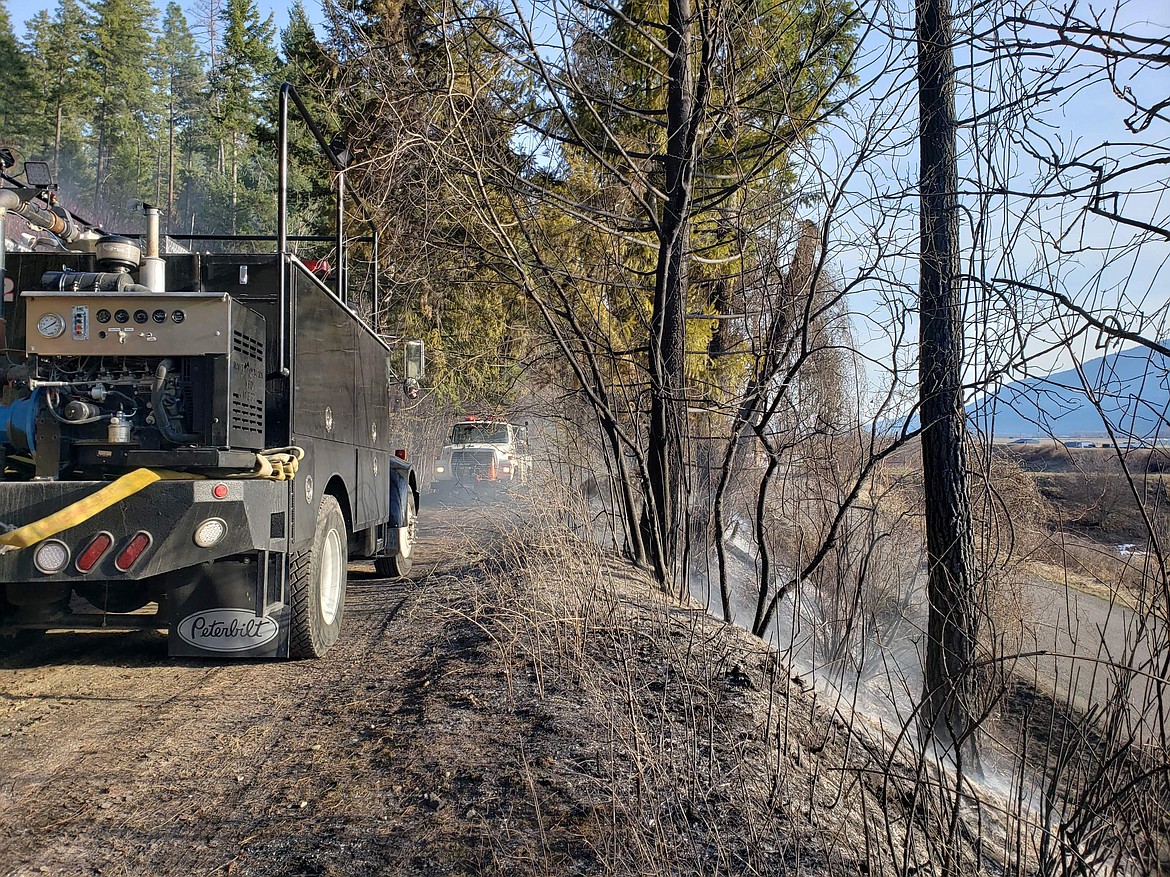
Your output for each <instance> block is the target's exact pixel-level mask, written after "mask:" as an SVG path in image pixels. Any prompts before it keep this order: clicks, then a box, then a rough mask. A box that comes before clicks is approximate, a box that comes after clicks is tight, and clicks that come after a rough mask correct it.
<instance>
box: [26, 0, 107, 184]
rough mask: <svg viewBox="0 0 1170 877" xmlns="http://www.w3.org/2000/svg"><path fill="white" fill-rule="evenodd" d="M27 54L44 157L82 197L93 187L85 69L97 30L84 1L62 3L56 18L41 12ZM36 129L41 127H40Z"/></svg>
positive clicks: (30, 34)
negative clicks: (87, 141) (87, 145)
mask: <svg viewBox="0 0 1170 877" xmlns="http://www.w3.org/2000/svg"><path fill="white" fill-rule="evenodd" d="M27 30H28V41H27V44H26V50H27V53H28V58H29V65H30V68H31V70H32V72H33V78H34V79H35V81H36V85H37V92H38V96H39V100H38V106H37V111H36V117H37V118H36V120H35V121H32V120H30V131H33V130H35V132H36V133H35V136H36V146H35V150H36V152H37V154H38V157H42V158H46V159H48V158H51V159H52V162H53V168H54V170H55V172H56V175H57V178H58V180H59V181H60V182H61V184H62V187H63V189H65V190H66V191H67V192H72V193H74V194H76V193H77V192H80V191H83V190H85V189H88V188H89V186H90V185H91V184H92V176H93V175H92V171H91V167H90V161H89V158H88V156H87V155H86V149H85V141H84V136H83V133H82V129H83V126H84V125H85V124H87V123H88V122H89V121H90V119H89V114H90V113H91V112H92V107H93V104H92V88H91V82H90V77H88V76H85V75H83V71H84V69H85V61H86V57H85V45H86V38H87V36H88V34H89V33H90V30H91V26H90V23H89V21H88V19H87V17H86V14H85V10H84V9H83V8H82V7H81V5H80V3H78V0H58V3H57V8H56V9H55V11H54V13H53V15H52V16H50V15H49V14H48V12H46V11H43V10H42V11H41V12H38V13H37V14H36V15H35V16H34V17H33V18H32V20H30V21H29V22H28V24H27ZM34 126H35V127H34Z"/></svg>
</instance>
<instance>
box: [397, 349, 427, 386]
mask: <svg viewBox="0 0 1170 877" xmlns="http://www.w3.org/2000/svg"><path fill="white" fill-rule="evenodd" d="M404 348H405V349H404V351H403V363H402V374H403V375H404V376H405V377H406V378H407V379H410V378H414V379H415V380H416V381H421V380H422V379H423V378H425V377H426V376H427V359H426V347H425V345H424V344H423V343H422V342H421V341H407V342H406V344H405V346H404Z"/></svg>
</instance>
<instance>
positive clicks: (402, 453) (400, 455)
mask: <svg viewBox="0 0 1170 877" xmlns="http://www.w3.org/2000/svg"><path fill="white" fill-rule="evenodd" d="M394 456H395V457H397V458H398V459H399V460H405V459H406V449H405V448H399V449H398V450H397V451H395V452H394Z"/></svg>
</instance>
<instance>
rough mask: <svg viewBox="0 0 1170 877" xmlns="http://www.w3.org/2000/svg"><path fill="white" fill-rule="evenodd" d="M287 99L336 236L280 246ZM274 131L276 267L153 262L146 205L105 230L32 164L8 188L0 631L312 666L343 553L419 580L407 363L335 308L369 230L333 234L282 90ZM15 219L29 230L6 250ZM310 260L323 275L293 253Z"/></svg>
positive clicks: (220, 242) (341, 304) (259, 240)
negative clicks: (123, 634)
mask: <svg viewBox="0 0 1170 877" xmlns="http://www.w3.org/2000/svg"><path fill="white" fill-rule="evenodd" d="M290 105H291V108H293V109H296V110H299V117H300V119H302V120H303V121H304V122H305V123H306V124H307V126H308V128H309V129H310V130H311V131H312V133H313V135H314V136H315V138H316V140H317V142H318V143H319V145H320V147H321V150H322V152H323V153H324V156H325V158H326V159H327V160H328V162H329V164H330V165H331V168H330V172H331V173H332V174H333V177H334V181H335V184H336V185H335V190H336V198H337V203H336V205H335V206H336V217H337V222H336V235H333V236H331V235H322V236H315V237H314V236H300V237H292V238H290V236H289V235H288V230H287V219H286V217H287V200H288V199H287V180H288V121H289V111H290ZM278 136H279V177H278V191H277V193H276V196H277V208H278V209H277V229H276V233H275V234H274V235H271V236H268V237H267V238H265V237H263V236H252V237H250V238H248V239H247V240H246V241H245V243H247V244H249V245H250V246H252V247H254V248H257V249H261V250H263V249H268V250H272V251H271V252H252V253H241V252H215V253H212V252H194V251H193V250H194V249H195V247H193V246H192V247H183V249H186V250H187V251H186V252H178V253H168V252H160V245H159V240H160V238H159V231H158V215H157V211H154V210H153V209H151V208H146V210H145V213H146V229H145V234H143V235H141V236H137V237H125V236H123V237H119V236H111V235H106V234H104V233H103V232H101V230H94V229H87V228H85V227H84V225H83V224H82V223H81V222H80V221H79V220H77V219H76V217H74V216H73V215H72V214H71V213H69V212H68V211H67V210H65V209H63V208H62V207H60V206H59V205H58V204H56V203H55V200H54V197H53V194H52V190H53V187H52V181H51V180H50V179H49V178H48V176H47V175H46V174H45V173H44V171H45V170H46V168H44V166H43V165H40V164H38V163H34V162H27V163H26V164H25V171H24V175H23V177H24V178H23V179H18V178H17V177H15V176H10V175H8V174H7V173H6V174H5V175H4V183H3V184H0V278H2V280H3V284H4V285H3V289H4V295H3V308H2V314H3V318H4V330H3V331H4V338H5V344H4V347H5V350H4V351H3V352H2V353H0V375H3V376H4V377H5V382H4V386H3V388H2V390H0V461H2V464H3V466H2V468H3V478H2V480H0V524H2V525H3V526H2V527H0V529H3V530H5V531H6V532H4V533H3V535H0V635H4V634H6V635H9V636H12V635H24V634H23V633H22V632H25V631H36V630H46V629H54V628H68V629H73V628H78V627H86V626H100V627H106V628H119V627H127V628H132V627H152V628H167V629H168V631H169V633H168V636H169V650H170V654H171V655H175V656H212V657H221V658H222V657H231V656H236V657H293V658H305V657H319V656H321V655H323V654H324V653H325V652H326V651H327V650H328V649H329V648H330V647H331V646H332V645H333V644H334V642H336V640H337V638H338V636H339V633H340V630H341V623H342V614H343V607H344V601H345V589H346V581H347V564H348V561H349V559H350V558H355V557H356V558H370V559H372V560H373V561H374V564H375V566H376V568H377V570H378V572H379V573H381V574H383V575H387V576H399V575H405V574H406V572H407V571H408V570H409V567H410V563H411V555H412V551H413V544H414V538H415V515H416V512H417V508H418V486H417V481H416V478H415V473H414V471H413V470H412V468H411V466H410V465H409V464H408V463H407V461H406V459H405V457H406V455H405V452H403V451H400V450H397V449H395V448H394V447H393V446H392V444H391V443H390V439H391V432H392V430H391V419H390V418H391V416H392V408H393V405H392V395H393V394H396V393H399V392H402V388H401V386H400V384H399V381H400V380H401V379H402V378H403V377H404V375H403V374H401V373H400V371H402V369H401V368H400V366H401V363H402V359H401V358H402V354H401V353H398V354H397V355H395V353H394V351H392V350H391V348H390V347H389V346H388V345H387V344H386V343H385V342H384V341H383V340H382V339H381V338H380V337H379V336H378V335H377V334H376V333H375V331H374V330H373V329H372V328H371V327H370V326H369V325H368V324H367V323H366V322H365V321H364V320H363V319H362V318H361V317H360V316H359V315H358V313H357V312H356V311H355V309H354V308H353V307H352V306H351V300H350V298H349V295H348V278H349V270H348V269H349V259H348V255H349V250H350V248H351V247H353V246H354V245H355V241H362V242H363V243H364V248H365V251H366V252H367V253H368V252H369V251H370V250H372V251H373V257H372V261H373V264H374V265H376V264H377V237H376V233H373V234H371V235H368V236H366V237H364V238H358V237H347V235H346V229H345V226H346V217H347V209H348V208H347V189H346V185H345V165H346V160H345V156H344V153H343V152H341V151H340V150H338V149H336V148H335V147H334V145H333V144H330V143H327V142H326V140H325V139H324V137H323V136H322V134H321V131H320V129H319V128H318V127H317V126H316V125H315V124H314V123H313V121H312V120H311V119H310V118H309V115H308V113H307V112H306V110H305V108H304V106H303V105H302V104H301V102H300V100H299V99H298V98H297V96H296V92H295V90H293V89H292V87H291V86H289V85H287V84H286V85H285V86H283V87H282V89H281V92H280V124H279V130H278ZM350 197H351V198H352V196H350ZM350 206H351V207H352V205H350ZM6 214H7V215H9V216H11V215H12V214H16V215H17V216H19V217H20V218H21V219H22V220H24V222H25V223H28V224H29V225H30V226H31V227H32V229H33V231H34V234H33V235H31V236H27V235H26V240H25V243H24V244H23V245H20V244H17V245H15V246H13V247H12V248H11V249H12V250H13V251H10V252H5V248H4V235H3V234H2V232H3V230H4V228H3V226H4V222H3V219H4V216H5V215H6ZM10 224H12V225H16V224H17V223H15V222H11V223H10ZM20 224H21V225H22V226H23V224H24V223H20ZM29 237H31V238H36V239H37V240H35V241H31V240H28V239H27V238H29ZM184 237H188V238H193V236H184ZM46 239H47V240H49V241H50V242H51V243H52V244H53V246H54V249H53V251H51V252H44V251H43V249H44V248H43V243H44V241H45V240H46ZM173 240H175V236H172V237H170V238H167V239H166V242H167V244H168V246H167V247H166V248H165V249H171V248H172V247H171V242H172V241H173ZM266 241H267V243H266ZM235 242H236V241H233V239H231V238H229V237H228V236H222V237H217V236H211V237H205V238H199V239H198V243H199V244H200V245H202V246H207V245H208V244H209V243H214V244H216V245H217V248H218V249H220V250H230V249H232V244H233V243H235ZM192 243H195V241H194V240H193V241H192ZM315 245H316V246H321V245H327V246H328V248H329V249H330V250H331V252H330V256H331V257H332V259H333V260H334V261H333V262H332V263H331V264H330V265H329V266H328V268H326V266H324V265H323V264H321V263H313V262H309V261H307V260H305V261H302V259H301V258H299V257H298V256H297V255H295V254H294V253H293V251H292V248H293V247H298V248H300V249H302V250H306V251H307V250H308V249H309V248H311V247H312V246H315ZM374 274H375V277H376V271H375V272H374ZM373 297H374V301H375V303H376V302H377V300H378V289H377V282H376V279H375V281H374V286H373ZM375 306H376V305H375ZM375 319H376V317H375ZM415 349H416V351H417V353H418V357H417V360H415V361H413V362H412V363H410V365H411V366H413V367H414V373H412V374H411V375H410V377H411V382H412V386H417V384H415V383H413V382H414V381H417V379H418V378H420V377H421V346H420V345H419V346H416V347H415ZM406 370H407V371H411V369H410V368H407V369H406ZM151 604H157V607H158V609H157V612H154V613H151V612H150V607H151Z"/></svg>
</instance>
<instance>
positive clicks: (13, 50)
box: [0, 0, 36, 149]
mask: <svg viewBox="0 0 1170 877" xmlns="http://www.w3.org/2000/svg"><path fill="white" fill-rule="evenodd" d="M0 95H2V96H3V98H2V100H0V143H10V144H12V145H13V146H15V147H17V149H23V147H24V146H25V145H26V144H27V141H28V137H27V136H26V135H25V134H24V132H25V131H27V128H28V124H29V121H30V118H31V114H32V112H33V111H34V108H35V104H36V93H35V89H34V85H33V79H32V75H31V72H30V70H29V65H28V60H27V59H26V58H25V55H24V53H23V52H22V51H21V49H20V43H19V42H18V41H17V39H16V34H15V32H14V31H13V29H12V20H11V19H10V18H9V16H8V10H7V7H6V6H5V4H4V3H3V2H2V0H0Z"/></svg>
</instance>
